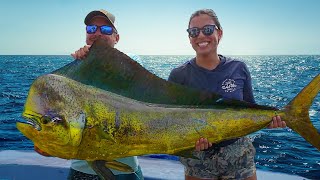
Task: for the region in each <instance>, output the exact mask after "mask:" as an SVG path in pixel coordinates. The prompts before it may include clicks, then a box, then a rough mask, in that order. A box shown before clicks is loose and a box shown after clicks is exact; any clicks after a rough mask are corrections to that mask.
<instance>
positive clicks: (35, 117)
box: [20, 113, 41, 131]
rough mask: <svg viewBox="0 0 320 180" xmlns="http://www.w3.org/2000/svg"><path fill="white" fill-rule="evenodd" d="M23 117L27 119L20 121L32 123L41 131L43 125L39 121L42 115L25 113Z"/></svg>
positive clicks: (31, 124)
mask: <svg viewBox="0 0 320 180" xmlns="http://www.w3.org/2000/svg"><path fill="white" fill-rule="evenodd" d="M22 117H23V118H24V119H25V121H23V122H20V123H23V124H27V125H30V126H32V127H33V128H34V129H36V130H37V131H41V125H40V123H39V119H40V116H38V115H34V114H30V113H23V114H22Z"/></svg>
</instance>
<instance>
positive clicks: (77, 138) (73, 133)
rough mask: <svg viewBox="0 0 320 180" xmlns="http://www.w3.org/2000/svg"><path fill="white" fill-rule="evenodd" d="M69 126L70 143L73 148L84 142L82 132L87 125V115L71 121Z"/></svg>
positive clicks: (82, 114)
mask: <svg viewBox="0 0 320 180" xmlns="http://www.w3.org/2000/svg"><path fill="white" fill-rule="evenodd" d="M69 124H70V125H69V127H70V139H71V141H70V143H71V145H72V146H79V145H80V143H81V140H82V132H83V130H84V127H85V125H86V115H85V114H84V113H80V114H79V116H78V118H75V119H74V120H71V121H70V122H69Z"/></svg>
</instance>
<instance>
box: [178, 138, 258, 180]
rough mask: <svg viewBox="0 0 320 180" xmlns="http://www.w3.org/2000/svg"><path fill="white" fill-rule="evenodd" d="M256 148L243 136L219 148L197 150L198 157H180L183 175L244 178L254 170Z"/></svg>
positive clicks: (252, 173) (211, 177) (251, 174)
mask: <svg viewBox="0 0 320 180" xmlns="http://www.w3.org/2000/svg"><path fill="white" fill-rule="evenodd" d="M255 154H256V150H255V148H254V147H253V145H252V142H251V140H250V138H248V137H243V138H240V139H239V140H237V141H236V142H234V143H232V144H230V145H228V146H225V147H221V148H220V150H218V151H217V152H214V150H211V151H199V152H196V151H195V152H194V155H195V156H196V157H198V158H199V159H191V158H182V157H181V158H180V162H181V163H182V164H183V165H184V166H185V175H187V176H193V177H197V178H210V179H245V178H248V177H251V176H253V175H254V173H255V172H256V167H255V163H254V156H255Z"/></svg>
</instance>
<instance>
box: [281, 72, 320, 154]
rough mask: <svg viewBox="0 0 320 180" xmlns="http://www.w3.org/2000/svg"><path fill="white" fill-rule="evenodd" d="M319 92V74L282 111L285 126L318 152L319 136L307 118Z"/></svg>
mask: <svg viewBox="0 0 320 180" xmlns="http://www.w3.org/2000/svg"><path fill="white" fill-rule="evenodd" d="M319 91H320V74H318V75H317V76H316V77H315V78H314V79H313V80H312V81H311V82H310V83H309V84H308V85H307V86H306V87H304V88H303V89H302V91H301V92H300V93H299V94H298V95H297V96H296V97H295V98H294V99H293V100H292V101H291V102H290V103H289V104H288V105H287V106H285V109H284V112H285V121H286V124H287V126H288V127H289V128H291V129H292V130H294V131H295V132H297V133H298V134H300V135H301V136H302V137H303V138H304V139H305V140H307V141H308V142H309V143H310V144H312V145H313V146H314V147H316V148H317V149H318V150H320V134H319V132H318V130H317V129H316V128H315V127H314V126H313V124H312V122H311V120H310V118H309V109H310V106H311V105H312V102H313V100H314V98H315V97H316V96H317V94H318V93H319Z"/></svg>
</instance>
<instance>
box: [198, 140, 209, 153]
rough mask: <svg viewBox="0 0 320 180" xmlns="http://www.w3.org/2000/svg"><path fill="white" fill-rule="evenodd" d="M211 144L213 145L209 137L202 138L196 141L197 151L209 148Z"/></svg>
mask: <svg viewBox="0 0 320 180" xmlns="http://www.w3.org/2000/svg"><path fill="white" fill-rule="evenodd" d="M211 146H212V143H211V142H209V141H208V139H207V138H200V139H199V140H198V141H197V142H196V151H203V150H207V149H208V148H209V147H211Z"/></svg>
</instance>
